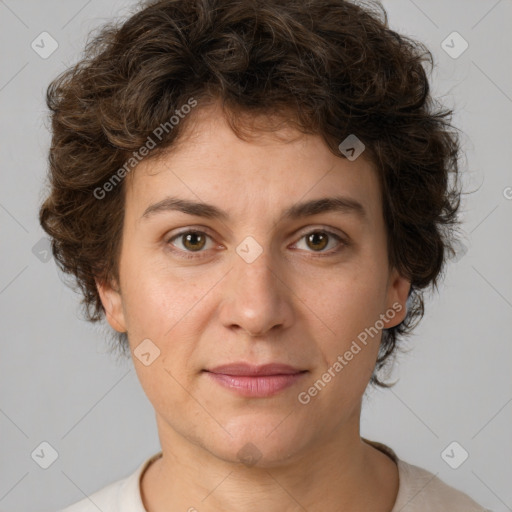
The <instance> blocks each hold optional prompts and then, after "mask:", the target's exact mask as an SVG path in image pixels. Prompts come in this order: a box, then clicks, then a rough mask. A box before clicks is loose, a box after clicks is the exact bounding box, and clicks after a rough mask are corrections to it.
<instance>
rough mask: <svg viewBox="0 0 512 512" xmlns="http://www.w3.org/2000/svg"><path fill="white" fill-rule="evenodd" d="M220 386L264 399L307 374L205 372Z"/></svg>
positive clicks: (247, 395) (240, 393) (243, 394)
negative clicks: (255, 374)
mask: <svg viewBox="0 0 512 512" xmlns="http://www.w3.org/2000/svg"><path fill="white" fill-rule="evenodd" d="M206 373H207V374H208V375H209V376H210V377H211V378H212V379H214V380H215V382H217V383H218V384H220V385H221V386H224V387H225V388H228V389H230V390H231V391H234V392H235V393H237V394H239V395H241V396H245V397H251V398H265V397H269V396H272V395H275V394H277V393H279V392H280V391H283V390H284V389H286V388H289V387H290V386H293V385H294V384H295V383H296V382H297V381H298V380H299V379H300V378H301V377H302V376H304V375H305V374H306V373H307V372H301V373H293V374H291V375H260V376H247V375H225V374H223V373H212V372H206Z"/></svg>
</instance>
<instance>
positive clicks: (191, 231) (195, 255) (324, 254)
mask: <svg viewBox="0 0 512 512" xmlns="http://www.w3.org/2000/svg"><path fill="white" fill-rule="evenodd" d="M315 233H322V234H326V235H328V236H329V237H332V238H334V239H335V240H337V241H338V242H339V243H340V246H339V247H337V248H336V249H334V250H332V249H331V250H330V251H326V252H317V253H315V252H314V251H313V255H312V256H309V257H311V258H318V257H319V258H324V257H328V256H334V255H335V254H338V252H340V251H341V250H342V249H343V248H344V247H347V246H348V245H349V243H348V241H346V240H345V239H343V238H342V237H341V236H340V235H338V234H336V233H333V232H332V231H329V230H328V229H323V228H318V229H313V230H312V231H309V232H307V233H305V234H303V235H302V236H301V237H300V238H299V240H302V239H303V238H305V237H307V236H309V235H313V234H315ZM189 234H200V235H206V236H207V237H208V238H210V239H211V238H212V237H211V236H210V235H209V234H208V233H206V232H204V231H200V230H198V229H188V230H187V231H182V232H181V233H177V234H175V235H173V236H172V237H171V238H169V239H167V242H166V243H167V245H169V246H172V243H171V242H172V241H173V240H176V239H178V238H179V237H182V236H184V235H189ZM170 250H171V251H172V252H173V253H175V254H179V255H180V257H181V258H185V259H196V258H200V257H201V254H202V253H203V252H205V251H203V250H200V251H196V252H195V253H194V252H193V251H186V250H182V249H173V248H171V249H170ZM308 252H309V251H308Z"/></svg>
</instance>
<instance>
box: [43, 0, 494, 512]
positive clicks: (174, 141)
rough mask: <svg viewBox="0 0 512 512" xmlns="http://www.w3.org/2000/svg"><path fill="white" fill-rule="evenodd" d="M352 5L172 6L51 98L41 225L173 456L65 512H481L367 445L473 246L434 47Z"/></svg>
mask: <svg viewBox="0 0 512 512" xmlns="http://www.w3.org/2000/svg"><path fill="white" fill-rule="evenodd" d="M381 15H382V16H381V17H379V14H378V12H377V11H375V12H373V11H370V10H364V9H363V8H361V7H359V6H356V5H355V4H352V3H350V2H346V1H341V0H338V1H321V0H318V1H312V2H299V1H279V2H270V1H264V2H252V1H251V2H235V1H214V0H202V1H199V0H198V1H194V2H191V1H185V0H177V1H169V0H165V1H159V2H151V3H147V4H145V5H144V6H142V8H141V10H140V11H139V12H138V13H137V14H135V15H134V16H132V17H131V18H130V19H128V20H127V21H126V22H125V23H123V24H122V25H120V26H117V27H116V26H110V27H107V28H105V29H104V30H103V32H102V33H101V35H100V36H98V37H97V38H96V39H95V40H94V41H93V42H92V43H91V44H90V45H89V47H88V48H87V53H86V56H85V57H84V59H83V60H82V61H81V62H80V63H79V64H78V65H77V66H76V67H75V68H73V69H71V70H69V71H67V72H66V73H64V74H63V75H62V76H60V77H59V78H58V79H56V80H55V81H54V82H53V83H52V84H51V85H50V87H49V89H48V105H49V108H50V109H51V111H52V131H53V139H52V146H51V150H50V164H51V168H50V179H51V190H50V193H49V196H48V198H47V199H46V201H45V203H44V204H43V206H42V208H41V213H40V218H41V224H42V226H43V228H44V229H45V230H46V231H47V233H48V234H49V235H50V236H51V237H52V239H53V251H54V255H55V257H56V260H57V261H58V262H59V264H60V266H61V268H62V269H63V270H64V271H65V272H68V273H71V274H72V275H74V276H75V278H76V279H77V282H78V283H79V285H80V286H81V290H82V292H83V295H84V304H85V306H86V307H87V309H88V314H89V319H90V320H91V321H99V320H101V319H102V318H104V317H105V318H106V319H107V321H108V323H109V324H110V326H111V327H112V328H113V329H114V330H115V331H116V332H117V333H118V341H119V344H120V346H121V347H123V348H124V349H126V350H127V351H128V350H129V351H130V353H131V354H132V357H133V362H134V365H135V368H136V371H137V374H138V377H139V379H140V382H141V385H142V387H143V389H144V391H145V393H146V394H147V396H148V399H149V400H150V401H151V403H152V405H153V407H154V409H155V414H156V419H157V426H158V432H159V437H160V442H161V446H162V450H161V452H160V453H158V454H155V455H154V456H152V457H150V458H149V459H148V460H146V461H144V462H143V463H142V464H141V465H140V466H139V468H138V469H137V471H136V472H134V473H133V474H132V475H130V476H129V477H127V478H126V479H123V480H120V481H118V482H114V483H113V484H111V485H109V486H108V487H106V488H104V489H102V490H100V491H98V492H97V493H95V494H93V495H92V496H90V497H88V498H86V499H84V500H82V501H81V502H79V503H76V504H74V505H72V506H70V507H68V508H66V509H65V510H66V512H85V511H89V510H91V511H92V510H98V509H100V510H102V511H103V512H110V511H118V510H119V511H121V510H122V511H123V512H128V511H129V512H144V511H147V512H164V511H165V512H168V511H171V510H172V511H174V510H176V511H178V510H188V511H189V512H192V511H199V512H203V511H230V512H231V511H233V512H234V511H244V512H245V511H247V512H252V511H254V512H256V511H265V512H268V511H280V512H282V511H299V510H304V511H305V510H308V511H317V510H322V511H333V512H334V511H339V510H344V511H357V512H366V511H368V512H370V511H371V512H390V511H391V512H398V511H407V510H410V511H413V510H414V511H434V510H436V511H438V510H450V511H452V512H453V511H464V512H469V511H483V510H484V509H483V508H482V507H481V506H479V505H478V504H477V503H475V502H474V501H473V500H471V499H470V498H469V497H468V496H466V495H465V494H463V493H461V492H459V491H457V490H455V489H453V488H451V487H449V486H447V485H446V484H444V483H443V482H442V481H441V480H439V479H438V478H437V477H435V476H434V475H432V474H431V473H429V472H427V471H426V470H423V469H421V468H418V467H416V466H413V465H410V464H408V463H406V462H405V461H402V460H399V459H398V458H397V457H396V455H395V454H394V452H393V451H392V449H391V448H389V447H387V446H384V445H381V444H379V443H376V442H372V441H369V440H366V439H362V438H361V436H360V431H359V421H360V414H361V401H362V397H363V394H364V391H365V389H366V387H367V385H368V383H371V384H373V385H379V386H384V385H385V383H384V382H382V381H381V380H380V378H379V375H380V372H379V370H381V369H382V368H383V367H384V365H385V363H387V362H388V361H390V357H392V355H393V354H394V352H395V350H396V346H397V343H398V341H399V340H400V338H401V337H403V336H404V335H406V334H407V333H409V332H410V331H411V329H412V328H413V327H414V325H415V324H416V323H417V321H418V320H419V318H420V317H421V316H422V314H423V301H422V291H423V290H424V289H426V288H427V287H429V286H431V285H435V284H436V283H437V281H438V278H439V276H440V274H441V271H442V269H443V266H444V263H445V261H446V257H447V253H448V252H449V251H450V250H451V248H452V244H453V241H454V236H453V232H452V231H451V229H450V228H451V227H452V226H453V225H454V224H455V223H456V220H457V210H458V206H459V191H458V189H457V187H456V184H457V182H456V179H455V180H453V179H451V178H456V177H457V159H458V153H459V146H458V141H457V138H456V136H455V135H454V133H453V131H452V130H451V126H450V124H449V119H450V114H451V112H450V111H446V110H445V111H442V110H436V109H435V108H434V102H433V101H432V98H431V97H430V95H429V84H428V79H427V76H426V72H425V70H424V68H423V64H424V63H425V62H428V61H429V59H430V58H431V56H430V53H429V52H428V50H426V48H424V47H423V46H422V45H421V44H419V43H417V42H414V41H412V40H410V39H408V38H405V37H403V36H399V35H398V34H396V33H395V32H393V31H391V30H390V29H389V28H388V26H387V20H386V17H385V13H384V12H382V13H381Z"/></svg>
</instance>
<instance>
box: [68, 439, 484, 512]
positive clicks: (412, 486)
mask: <svg viewBox="0 0 512 512" xmlns="http://www.w3.org/2000/svg"><path fill="white" fill-rule="evenodd" d="M365 441H366V442H368V443H369V444H371V445H372V446H375V447H376V448H377V449H379V450H381V451H383V452H384V453H386V454H387V455H389V456H390V457H391V458H392V459H393V460H394V461H395V462H396V464H397V466H398V478H399V486H398V495H397V499H396V502H395V505H394V506H393V509H392V510H391V512H444V511H446V512H490V511H488V510H486V509H484V508H483V507H481V506H480V505H478V503H476V502H475V501H473V500H472V499H471V498H470V497H469V496H467V495H466V494H464V493H462V492H460V491H458V490H457V489H454V488H453V487H450V486H448V485H447V484H445V483H444V482H443V481H442V480H440V479H439V478H437V476H435V475H433V474H432V473H430V472H429V471H427V470H425V469H422V468H420V467H418V466H414V465H412V464H408V463H407V462H404V461H403V460H400V459H398V457H397V456H396V454H395V453H394V452H393V450H391V448H389V447H387V446H386V445H383V444H381V443H376V442H374V441H368V440H366V439H365ZM161 455H162V452H159V453H157V454H155V455H153V456H151V457H150V458H149V459H147V460H145V461H144V462H143V463H142V464H141V465H140V466H139V467H138V468H137V470H136V471H135V472H134V473H132V474H131V475H129V476H128V477H126V478H123V479H121V480H118V481H117V482H113V483H111V484H109V485H107V486H106V487H104V488H103V489H101V490H99V491H97V492H95V493H94V494H92V495H91V496H89V497H88V498H84V499H83V500H81V501H79V502H77V503H75V504H74V505H71V506H69V507H67V508H65V509H64V510H61V511H59V512H98V510H101V511H102V512H147V511H146V509H145V508H144V505H143V503H142V498H141V492H140V479H141V476H142V474H143V473H144V471H145V469H146V468H147V467H148V466H149V465H150V464H151V463H152V462H153V461H154V460H156V459H158V458H159V457H160V456H161ZM169 512H172V511H169Z"/></svg>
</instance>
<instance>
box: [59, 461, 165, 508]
mask: <svg viewBox="0 0 512 512" xmlns="http://www.w3.org/2000/svg"><path fill="white" fill-rule="evenodd" d="M161 455H162V452H159V453H157V454H155V455H152V456H151V457H149V458H148V459H146V460H145V461H144V462H143V463H142V464H140V465H139V467H138V468H137V469H136V470H135V471H134V472H133V473H132V474H130V475H129V476H127V477H126V478H122V479H121V480H117V481H116V482H113V483H111V484H109V485H107V486H106V487H103V488H102V489H100V490H99V491H96V492H95V493H93V494H91V495H90V496H88V497H86V498H84V499H82V500H80V501H78V502H76V503H74V504H73V505H70V506H68V507H66V508H64V509H61V510H59V511H58V512H98V510H101V512H145V509H144V506H143V504H142V497H141V493H140V477H141V475H142V473H143V472H144V471H145V470H146V468H147V467H148V466H149V465H150V464H151V463H152V462H153V461H154V460H156V459H157V458H159V457H160V456H161Z"/></svg>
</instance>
